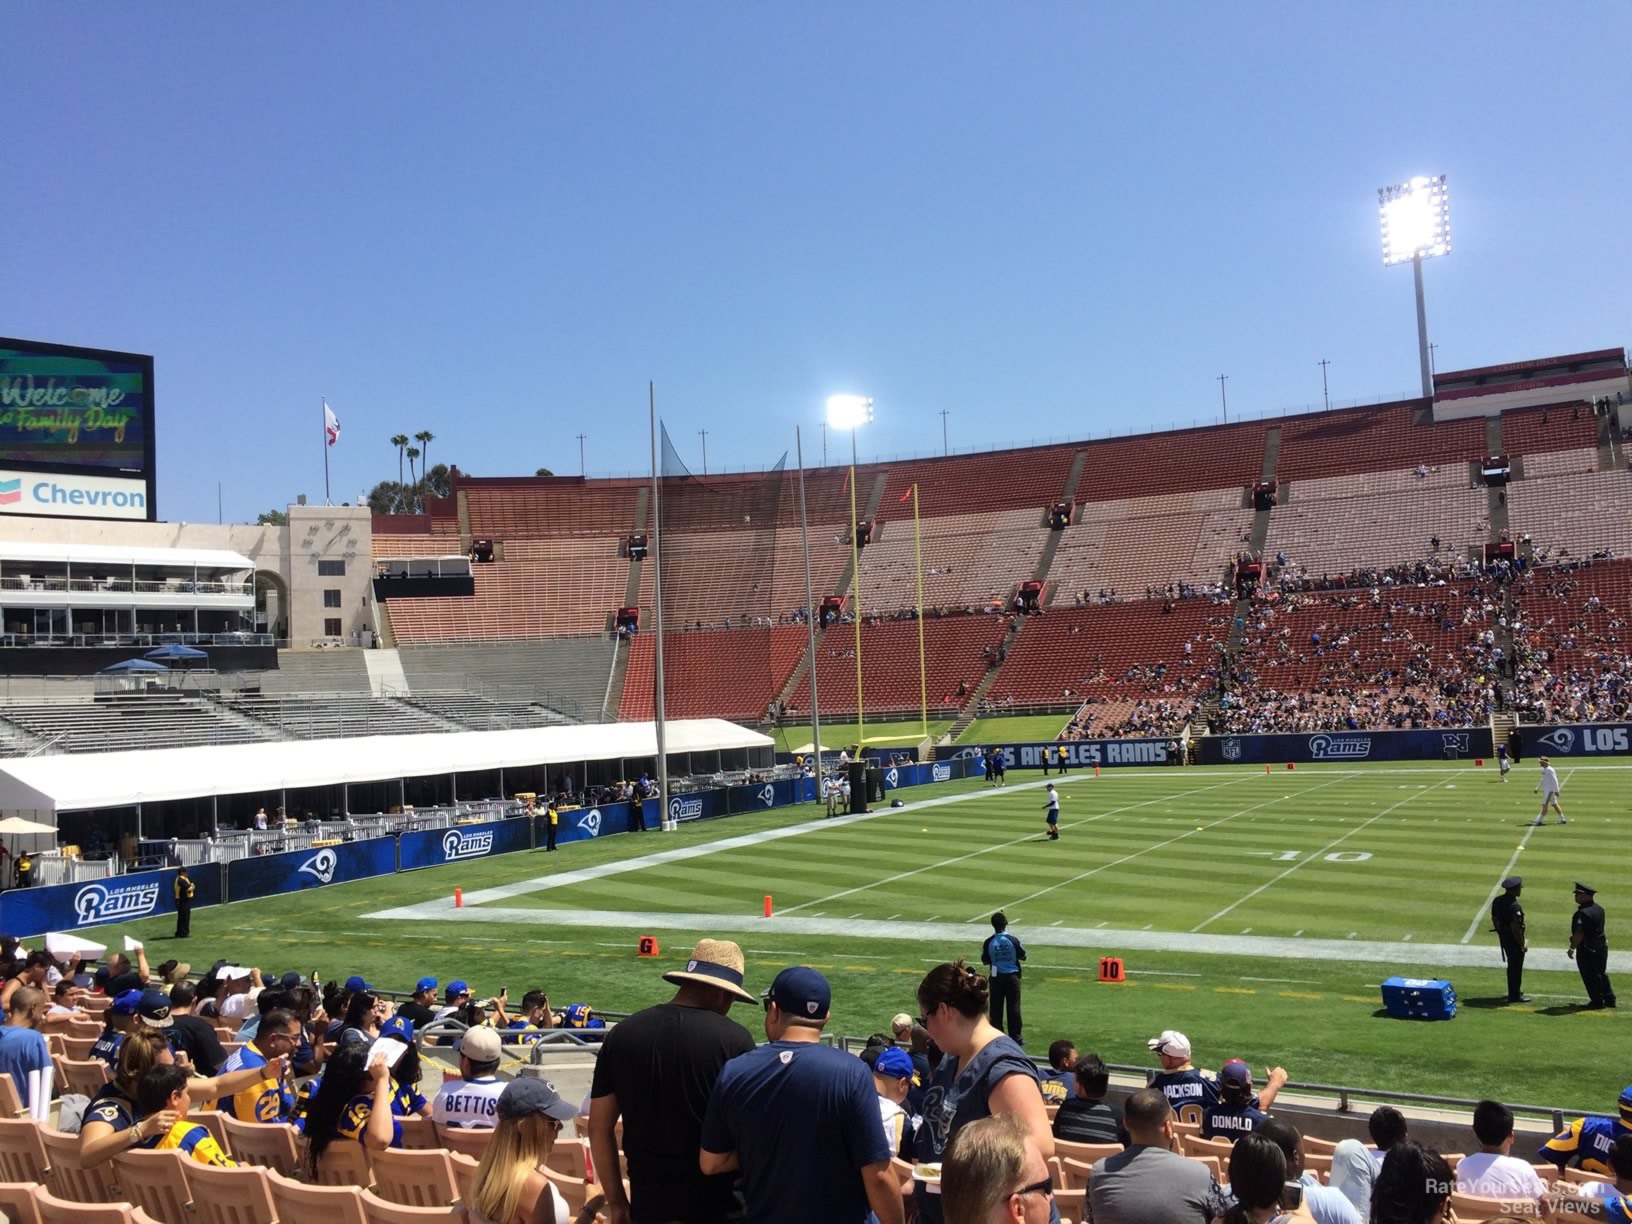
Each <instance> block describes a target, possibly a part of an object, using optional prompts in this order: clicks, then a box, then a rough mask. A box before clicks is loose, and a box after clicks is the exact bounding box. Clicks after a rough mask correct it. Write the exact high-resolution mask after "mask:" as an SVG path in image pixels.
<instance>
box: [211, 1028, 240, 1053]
mask: <svg viewBox="0 0 1632 1224" xmlns="http://www.w3.org/2000/svg"><path fill="white" fill-rule="evenodd" d="M215 1039H216V1040H217V1041H219V1042H220V1043H221V1045H222V1046H223V1047H225V1046H226V1044H227V1042H229V1041H237V1040H238V1030H237V1029H235V1028H233V1027H232V1026H231V1025H228V1024H217V1025H216V1026H215Z"/></svg>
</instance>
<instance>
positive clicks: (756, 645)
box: [618, 625, 826, 720]
mask: <svg viewBox="0 0 1632 1224" xmlns="http://www.w3.org/2000/svg"><path fill="white" fill-rule="evenodd" d="M806 640H807V633H806V629H805V627H804V626H803V625H792V626H782V627H779V628H775V629H719V630H712V631H709V630H705V631H703V632H700V633H699V632H684V633H681V632H675V633H665V634H664V636H663V675H664V685H663V710H664V713H665V714H666V715H667V716H668V717H670V718H736V719H751V720H757V719H761V718H764V717H765V712H766V707H767V706H769V704H770V703H771V702H772V701H774V700H775V699H776V696H777V694H778V693H780V692H781V691H782V686H783V685H785V684H786V683H787V682H788V677H789V676H790V675H792V674H793V669H794V667H795V666H796V665H797V664H798V662H799V660H800V659H801V658H803V657H804V653H805V645H806ZM656 650H657V639H656V638H654V637H653V636H652V635H650V634H645V633H643V634H639V635H637V636H636V637H635V638H634V640H633V641H632V642H631V643H630V650H629V668H628V672H627V674H626V678H625V680H624V685H623V703H622V705H621V706H620V707H619V710H618V717H620V718H625V719H647V718H651V717H653V708H654V701H655V698H654V696H653V680H654V676H653V672H654V668H653V661H654V657H655V655H656ZM823 704H824V705H825V704H826V702H825V699H824V702H823Z"/></svg>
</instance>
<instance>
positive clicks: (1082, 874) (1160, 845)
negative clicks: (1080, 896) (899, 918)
mask: <svg viewBox="0 0 1632 1224" xmlns="http://www.w3.org/2000/svg"><path fill="white" fill-rule="evenodd" d="M1347 781H1348V776H1347V775H1344V776H1342V777H1336V778H1332V779H1330V780H1329V781H1326V782H1322V783H1321V784H1320V785H1319V786H1315V787H1312V788H1311V790H1324V789H1325V788H1326V787H1328V786H1336V785H1337V784H1338V783H1339V782H1347ZM1285 798H1286V796H1285V795H1276V796H1275V797H1274V798H1273V799H1265V800H1264V801H1263V802H1262V803H1255V804H1253V805H1252V806H1251V807H1244V808H1242V809H1241V810H1240V811H1239V812H1231V813H1230V814H1229V815H1228V816H1220V817H1219V818H1218V819H1217V820H1215V821H1213V822H1212V823H1211V824H1207V825H1202V826H1201V828H1199V829H1186V830H1185V831H1184V832H1183V833H1180V834H1179V835H1178V836H1176V837H1170V838H1168V839H1167V840H1166V841H1162V842H1156V843H1155V844H1153V845H1149V846H1146V847H1145V848H1144V849H1143V850H1135V851H1134V852H1133V853H1132V854H1124V855H1123V856H1122V857H1121V858H1119V859H1113V860H1112V861H1111V862H1109V863H1101V864H1100V865H1099V866H1098V867H1090V868H1089V869H1088V870H1087V871H1079V872H1078V873H1077V874H1076V875H1074V876H1071V877H1070V878H1068V879H1064V880H1061V881H1059V882H1058V883H1055V884H1050V885H1049V886H1048V887H1047V888H1039V889H1038V890H1037V891H1036V892H1034V893H1027V894H1026V895H1025V896H1023V897H1018V898H1016V899H1015V900H1013V901H1010V902H1007V903H1006V904H1004V905H999V906H997V907H996V908H998V909H1000V910H1010V909H1013V908H1014V907H1016V906H1018V905H1024V904H1025V903H1026V902H1027V901H1035V900H1036V899H1037V898H1038V897H1044V896H1047V895H1048V894H1049V893H1051V892H1053V891H1054V890H1055V889H1057V888H1065V887H1067V886H1068V885H1071V884H1076V883H1079V882H1080V881H1082V880H1086V879H1088V877H1090V876H1096V875H1098V874H1099V873H1100V872H1102V871H1109V870H1110V869H1111V868H1112V867H1120V866H1121V865H1122V864H1123V863H1131V862H1133V860H1134V859H1137V858H1142V857H1144V856H1145V855H1147V854H1152V853H1154V852H1155V851H1157V850H1165V849H1167V848H1168V847H1169V846H1171V845H1173V844H1175V843H1176V842H1181V841H1183V840H1184V839H1185V838H1187V837H1195V836H1196V835H1197V834H1199V833H1205V832H1208V831H1210V830H1212V829H1216V828H1217V827H1218V826H1219V825H1221V824H1228V823H1229V822H1230V821H1232V820H1234V819H1235V818H1236V817H1237V816H1245V815H1246V814H1247V813H1248V812H1256V811H1257V810H1258V809H1259V808H1266V807H1269V806H1271V805H1272V804H1276V803H1279V802H1281V800H1283V799H1285ZM1299 798H1300V799H1301V798H1302V796H1301V795H1300V796H1299ZM978 917H979V916H977V917H976V918H971V919H969V921H970V922H975V921H978ZM1241 933H1242V934H1243V935H1245V934H1246V932H1245V931H1243V932H1241Z"/></svg>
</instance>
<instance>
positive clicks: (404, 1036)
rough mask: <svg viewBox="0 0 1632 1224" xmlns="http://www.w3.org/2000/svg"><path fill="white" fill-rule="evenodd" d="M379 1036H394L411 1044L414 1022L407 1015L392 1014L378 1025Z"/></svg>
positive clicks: (412, 1041)
mask: <svg viewBox="0 0 1632 1224" xmlns="http://www.w3.org/2000/svg"><path fill="white" fill-rule="evenodd" d="M380 1036H381V1037H395V1038H396V1039H397V1040H399V1041H406V1042H407V1043H408V1044H409V1045H413V1043H414V1022H413V1021H412V1020H410V1019H408V1017H407V1016H392V1017H391V1019H389V1020H387V1021H386V1022H385V1023H384V1024H382V1025H380Z"/></svg>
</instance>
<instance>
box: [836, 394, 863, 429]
mask: <svg viewBox="0 0 1632 1224" xmlns="http://www.w3.org/2000/svg"><path fill="white" fill-rule="evenodd" d="M872 419H873V401H872V398H871V397H870V396H866V395H830V396H828V397H827V423H828V424H829V425H831V426H832V427H833V428H834V429H850V430H854V429H857V428H859V427H860V426H862V425H866V424H867V423H868V422H869V421H871V420H872Z"/></svg>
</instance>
